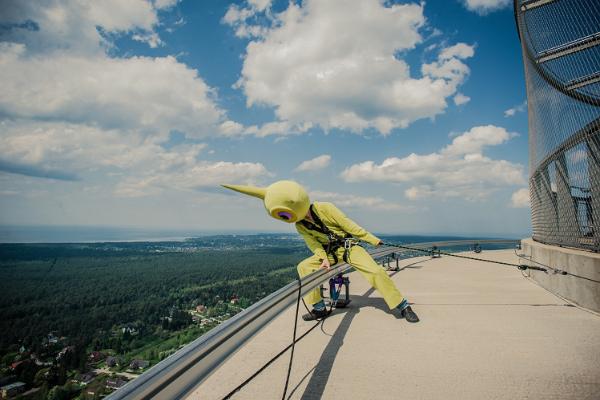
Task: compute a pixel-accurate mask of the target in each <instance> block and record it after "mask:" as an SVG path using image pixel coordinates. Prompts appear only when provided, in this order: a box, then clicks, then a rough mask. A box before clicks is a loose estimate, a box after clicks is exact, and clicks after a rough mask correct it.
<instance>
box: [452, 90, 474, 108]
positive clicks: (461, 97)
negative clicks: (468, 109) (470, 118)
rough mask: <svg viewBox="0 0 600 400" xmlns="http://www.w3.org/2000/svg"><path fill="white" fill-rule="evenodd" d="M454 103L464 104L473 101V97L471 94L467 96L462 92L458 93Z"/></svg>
mask: <svg viewBox="0 0 600 400" xmlns="http://www.w3.org/2000/svg"><path fill="white" fill-rule="evenodd" d="M453 100H454V104H456V105H457V106H462V105H463V104H467V103H468V102H469V101H471V98H470V97H469V96H465V95H464V94H462V93H458V94H457V95H456V96H454V99H453Z"/></svg>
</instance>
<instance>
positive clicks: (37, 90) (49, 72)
mask: <svg viewBox="0 0 600 400" xmlns="http://www.w3.org/2000/svg"><path fill="white" fill-rule="evenodd" d="M0 86H2V91H0V112H2V113H3V114H5V115H10V116H11V117H13V118H32V119H37V120H58V121H69V122H76V123H83V124H92V125H97V126H101V127H104V128H107V129H110V128H124V129H132V128H137V129H145V130H150V131H153V132H158V133H162V134H167V133H168V131H169V130H170V129H177V130H180V131H183V132H186V133H187V134H188V135H190V136H194V137H199V136H206V135H208V134H210V133H211V132H212V131H211V129H212V127H213V126H214V125H215V124H217V123H218V122H219V121H220V119H221V118H222V116H223V111H221V110H220V109H219V108H218V107H217V106H216V105H215V103H214V100H213V97H214V92H213V90H212V89H211V88H210V87H208V85H206V83H205V82H204V81H203V80H202V79H201V78H200V77H199V76H198V74H197V72H196V71H195V70H193V69H191V68H189V67H187V66H186V65H184V64H181V63H179V62H178V61H177V60H176V59H175V58H174V57H171V56H167V57H158V58H150V57H130V58H125V59H122V58H110V57H107V56H98V57H89V56H84V55H79V54H71V53H67V54H65V53H63V52H59V53H53V54H42V55H39V54H33V55H32V54H27V50H26V46H25V45H23V44H16V43H0Z"/></svg>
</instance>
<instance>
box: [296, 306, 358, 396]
mask: <svg viewBox="0 0 600 400" xmlns="http://www.w3.org/2000/svg"><path fill="white" fill-rule="evenodd" d="M359 312H360V309H359V308H357V307H352V308H349V309H348V312H346V315H344V318H343V319H342V321H341V322H340V325H339V326H338V328H337V329H336V330H335V333H334V334H333V336H332V337H331V339H330V340H329V343H328V344H327V347H325V350H323V353H322V354H321V358H319V361H318V362H317V365H316V366H315V368H313V369H314V371H313V373H312V376H311V377H310V380H309V381H308V384H307V386H306V389H305V390H304V393H303V394H302V397H301V398H302V399H303V400H307V399H320V398H322V397H323V392H324V391H325V387H326V386H327V381H329V375H330V374H331V369H332V368H333V362H334V361H335V358H336V357H337V354H338V352H339V351H340V348H341V347H342V346H343V345H344V337H345V336H346V333H347V332H348V329H350V324H351V322H352V320H353V319H354V317H355V316H356V315H357V314H358V313H359ZM307 375H308V374H307ZM307 375H305V377H304V378H303V380H304V379H305V378H306V376H307ZM298 385H300V383H298ZM296 388H297V386H296V387H295V388H294V391H295V390H296ZM292 392H293V391H292Z"/></svg>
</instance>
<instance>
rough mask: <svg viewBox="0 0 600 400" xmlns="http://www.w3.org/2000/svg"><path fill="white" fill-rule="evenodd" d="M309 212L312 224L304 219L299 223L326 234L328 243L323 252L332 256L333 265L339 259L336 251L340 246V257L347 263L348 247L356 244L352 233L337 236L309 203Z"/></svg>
mask: <svg viewBox="0 0 600 400" xmlns="http://www.w3.org/2000/svg"><path fill="white" fill-rule="evenodd" d="M310 214H311V215H312V217H313V220H314V221H315V223H314V224H313V223H311V222H309V221H307V220H305V219H303V220H302V221H300V223H301V224H302V225H303V226H304V227H305V228H306V229H309V230H313V231H317V232H320V233H322V234H324V235H326V236H327V240H328V243H327V245H324V246H323V249H324V250H325V253H327V255H331V256H332V257H333V260H334V263H333V265H335V264H337V263H338V261H339V260H338V257H337V254H336V251H337V250H338V249H339V248H341V247H343V248H344V255H343V257H342V258H343V260H344V262H346V263H348V262H349V258H348V255H349V254H350V248H352V246H355V245H357V244H358V242H357V241H356V240H354V238H353V237H352V235H350V234H348V233H347V234H346V236H345V237H341V236H338V235H336V234H335V233H333V232H332V231H331V230H330V229H329V228H328V227H327V225H325V224H324V223H323V221H321V218H319V215H318V214H317V212H316V210H315V207H314V205H313V204H311V205H310Z"/></svg>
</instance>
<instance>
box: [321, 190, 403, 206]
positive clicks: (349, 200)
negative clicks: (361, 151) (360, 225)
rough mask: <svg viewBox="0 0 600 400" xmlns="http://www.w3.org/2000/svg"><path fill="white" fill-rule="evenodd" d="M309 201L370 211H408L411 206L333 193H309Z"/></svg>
mask: <svg viewBox="0 0 600 400" xmlns="http://www.w3.org/2000/svg"><path fill="white" fill-rule="evenodd" d="M309 196H310V198H311V200H316V201H330V202H332V203H335V205H336V206H338V207H348V208H367V209H370V210H381V211H386V210H408V209H412V208H413V207H411V206H405V205H402V204H399V203H394V202H389V201H387V200H384V199H383V198H381V197H370V196H356V195H353V194H341V193H335V192H322V191H311V192H310V193H309Z"/></svg>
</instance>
